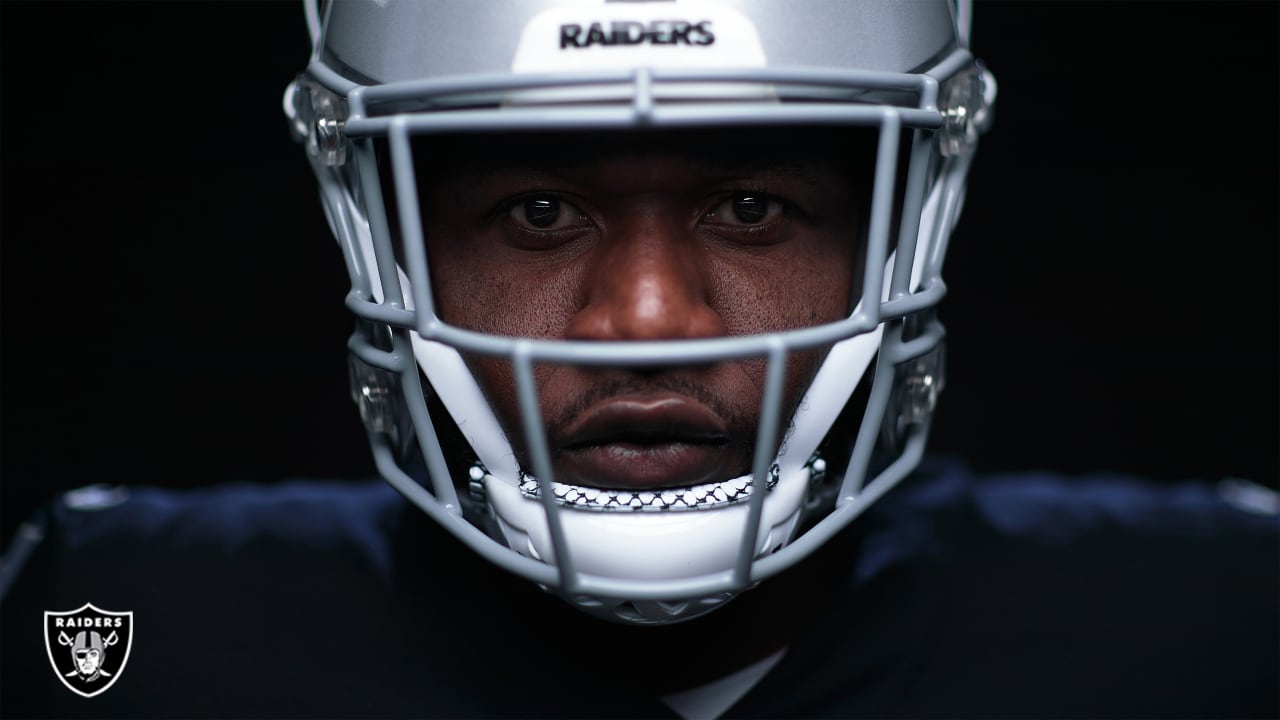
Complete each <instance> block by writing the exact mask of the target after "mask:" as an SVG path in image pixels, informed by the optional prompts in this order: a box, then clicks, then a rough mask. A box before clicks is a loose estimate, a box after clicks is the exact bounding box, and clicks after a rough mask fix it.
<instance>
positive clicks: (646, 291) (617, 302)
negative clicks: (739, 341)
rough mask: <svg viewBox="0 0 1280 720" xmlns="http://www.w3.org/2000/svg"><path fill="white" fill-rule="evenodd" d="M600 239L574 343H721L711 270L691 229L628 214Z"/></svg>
mask: <svg viewBox="0 0 1280 720" xmlns="http://www.w3.org/2000/svg"><path fill="white" fill-rule="evenodd" d="M613 230H614V231H613V232H605V233H604V236H603V237H602V238H601V240H600V243H599V245H597V247H596V249H595V252H593V253H592V254H591V257H590V258H589V260H588V262H587V267H586V269H585V273H584V276H583V280H582V282H583V288H584V290H585V293H584V294H585V305H584V306H583V307H582V309H581V310H580V311H578V312H577V313H576V314H575V315H574V316H573V317H572V318H571V319H570V321H569V326H568V328H567V330H566V334H567V335H568V337H569V339H573V340H678V339H692V338H702V337H716V336H722V335H726V334H727V331H726V327H725V323H724V319H723V318H722V317H721V315H720V314H719V313H718V312H717V311H716V310H715V309H713V307H712V305H711V300H712V287H713V283H712V278H711V268H710V266H709V262H708V256H707V252H706V248H705V247H703V246H702V245H701V243H700V242H699V241H698V238H697V237H696V235H695V231H694V228H693V227H692V226H691V225H690V224H687V223H684V222H682V221H681V219H680V218H679V217H675V216H672V214H671V213H659V212H652V213H635V214H633V215H631V216H629V217H627V218H625V219H624V220H623V221H622V222H620V223H619V224H618V226H617V227H616V228H614V229H613Z"/></svg>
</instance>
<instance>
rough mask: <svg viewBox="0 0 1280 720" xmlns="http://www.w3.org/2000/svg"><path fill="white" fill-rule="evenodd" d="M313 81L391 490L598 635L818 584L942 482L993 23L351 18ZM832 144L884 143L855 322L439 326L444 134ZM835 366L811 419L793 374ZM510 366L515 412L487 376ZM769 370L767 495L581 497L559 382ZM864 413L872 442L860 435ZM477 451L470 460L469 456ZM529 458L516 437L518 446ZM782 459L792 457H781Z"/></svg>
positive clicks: (354, 14) (725, 1)
mask: <svg viewBox="0 0 1280 720" xmlns="http://www.w3.org/2000/svg"><path fill="white" fill-rule="evenodd" d="M306 7H307V20H308V24H309V28H310V31H311V35H312V40H313V46H314V52H313V55H312V57H311V62H310V64H309V65H308V67H307V68H306V70H305V71H304V72H303V73H302V74H301V75H300V76H299V77H298V78H297V79H296V80H295V81H294V82H293V83H291V84H290V86H289V87H288V89H287V91H286V93H285V98H284V109H285V113H286V115H287V116H288V118H289V120H290V124H291V127H292V130H293V132H294V134H295V136H296V138H297V139H298V140H299V141H300V142H302V143H303V144H304V145H305V147H306V151H307V157H308V159H309V161H310V164H311V167H312V168H313V169H314V172H315V175H316V177H317V179H318V180H319V188H320V196H321V200H322V204H323V206H324V210H325V213H326V215H327V218H328V222H329V225H330V228H331V229H332V231H333V233H334V235H335V237H336V238H337V240H338V244H339V246H340V248H341V249H342V254H343V257H344V259H345V261H346V266H347V270H348V271H349V274H350V278H351V285H352V287H351V291H350V293H349V294H348V295H347V298H346V305H347V307H348V308H349V309H350V310H351V311H352V312H353V313H354V314H355V316H356V318H357V323H356V324H357V329H356V332H355V333H354V334H353V335H352V336H351V338H350V341H349V343H348V349H349V351H350V368H351V377H350V380H351V386H352V393H353V397H354V399H355V401H356V403H357V404H358V405H359V409H360V413H361V416H362V418H363V420H364V423H365V425H366V428H367V430H368V435H369V440H370V443H371V447H372V451H373V457H374V460H375V462H376V464H377V467H378V470H379V472H380V473H381V474H382V475H383V476H384V477H385V478H386V480H387V481H388V482H390V484H391V485H393V486H394V487H395V488H396V489H397V490H398V491H399V492H401V493H402V494H403V495H404V496H405V497H406V498H408V500H409V501H411V502H412V503H413V504H415V505H417V506H418V507H420V508H421V509H422V510H423V511H425V512H426V513H427V514H428V515H430V516H431V517H432V518H434V519H435V520H436V521H437V522H439V523H440V524H441V525H443V526H444V527H445V528H447V529H448V530H449V531H450V532H452V533H453V534H454V535H455V536H457V537H458V538H459V539H460V540H461V541H462V542H463V543H465V544H466V545H468V546H469V547H470V548H472V549H473V550H474V551H475V552H477V553H479V554H480V555H482V556H484V557H485V558H487V559H488V560H490V561H492V562H494V563H496V564H498V565H500V566H501V567H503V568H505V569H507V570H509V571H510V572H513V573H515V574H517V575H519V576H522V577H524V578H527V579H528V580H530V581H532V582H534V583H537V584H539V585H540V586H542V587H543V588H544V589H546V590H548V591H550V592H553V593H556V594H557V595H560V596H561V597H563V598H564V599H565V600H567V601H568V602H569V603H571V604H573V605H574V606H576V607H578V608H580V609H582V610H584V611H587V612H589V613H592V614H594V615H597V616H600V617H603V618H606V619H609V620H613V621H618V622H624V623H635V624H663V623H672V622H679V621H683V620H687V619H689V618H693V617H697V616H698V615H700V614H702V613H704V612H707V611H709V610H712V609H714V608H716V607H718V606H720V605H722V604H723V603H724V602H726V601H727V600H729V599H730V598H732V597H734V596H735V595H736V594H738V593H740V592H742V591H744V590H747V589H749V588H750V587H752V586H754V585H755V584H757V583H759V582H761V581H762V580H765V579H766V578H769V577H770V576H773V575H775V574H777V573H778V572H780V571H782V570H783V569H785V568H787V567H789V566H791V565H793V564H795V563H796V562H798V561H799V560H801V559H802V558H804V557H805V556H806V555H808V554H809V553H811V552H812V551H813V550H814V549H815V548H817V547H819V546H820V545H821V544H822V543H823V542H825V541H826V540H828V539H829V538H831V537H832V536H833V535H834V534H835V533H837V532H839V531H840V530H841V529H842V528H844V527H845V526H847V525H848V524H849V522H850V521H851V520H852V519H853V518H855V517H856V516H857V515H858V514H859V513H861V512H862V511H863V509H865V508H866V507H867V506H868V505H869V504H870V503H871V502H873V501H874V500H875V499H876V498H878V497H880V496H881V495H883V494H884V493H885V492H886V491H887V490H889V489H890V488H891V487H892V486H893V485H894V484H895V483H897V482H898V481H899V480H901V479H902V478H903V477H904V476H906V475H907V474H908V473H909V472H910V471H911V470H912V469H913V468H914V467H915V465H916V464H917V462H918V461H919V459H920V457H921V455H922V452H923V448H924V442H925V437H926V435H927V433H928V428H929V423H930V417H931V414H932V411H933V408H934V405H935V403H936V400H937V397H938V392H939V390H940V389H941V387H942V383H943V355H942V339H943V329H942V326H941V325H940V324H939V323H938V321H937V319H936V316H935V313H934V308H935V306H936V305H937V303H938V301H939V300H940V299H941V298H942V296H943V294H944V292H945V286H944V284H943V282H942V278H941V274H940V273H941V269H942V264H943V257H944V255H945V253H946V249H947V242H948V238H949V236H950V234H951V231H952V228H953V226H954V225H955V223H956V219H957V217H958V215H959V213H960V207H961V204H962V202H963V199H964V191H965V176H966V173H967V170H968V168H969V165H970V162H971V160H972V158H973V154H974V150H975V148H976V146H977V141H978V136H979V134H980V133H981V132H982V131H983V130H984V129H985V128H986V127H987V126H988V124H989V123H990V120H991V111H992V104H993V102H994V99H995V83H994V79H993V78H992V76H991V74H990V73H989V72H988V71H986V70H985V69H984V68H983V66H982V65H981V64H979V63H978V62H976V61H975V59H974V58H973V57H972V56H971V54H970V52H969V50H968V47H967V45H968V43H967V29H968V24H969V20H968V15H969V11H968V5H967V3H961V4H960V5H959V6H958V7H957V6H955V5H953V4H952V3H950V2H946V1H939V2H930V1H925V0H922V1H920V2H909V3H904V2H900V0H884V1H881V0H860V1H859V2H847V1H846V0H808V1H807V2H804V3H784V2H776V1H773V0H664V1H662V2H614V1H608V0H576V1H573V0H521V1H520V2H509V3H503V4H502V5H501V6H493V5H483V6H482V5H479V4H476V3H474V2H471V0H436V1H435V2H419V1H417V0H336V1H335V2H332V3H329V4H327V5H325V6H323V7H321V6H319V5H318V4H316V3H307V4H306ZM756 127H762V128H763V127H768V128H791V129H803V128H809V127H821V128H825V129H832V128H839V129H848V130H849V131H850V132H861V133H866V135H867V137H868V138H870V139H871V141H872V142H871V147H872V148H874V151H873V156H874V167H873V168H871V169H870V171H871V172H870V173H869V175H870V176H871V180H870V181H869V182H868V186H869V187H868V193H867V197H866V198H858V199H854V198H851V199H850V202H863V203H865V204H866V206H867V207H868V208H869V209H868V211H867V214H868V220H867V221H866V226H865V237H862V238H856V239H855V238H851V239H850V242H856V243H857V245H858V248H859V250H858V254H859V258H858V261H857V264H856V266H857V270H856V273H857V277H858V278H859V280H860V282H859V283H858V285H859V288H858V289H857V294H856V297H854V298H853V299H852V300H851V301H850V302H849V310H848V313H847V316H845V317H843V318H842V319H840V320H839V321H837V322H829V323H824V324H820V325H816V326H811V327H797V328H791V329H786V330H782V331H778V332H767V333H760V334H754V335H742V336H726V337H711V338H694V339H672V340H662V339H660V340H643V341H634V340H619V341H586V340H565V339H557V338H545V337H536V336H534V335H533V334H532V333H531V334H530V335H529V336H500V335H496V334H493V333H486V332H479V331H476V330H475V329H472V328H467V327H461V326H458V325H455V324H451V323H450V322H448V321H447V319H446V318H443V317H441V314H440V313H439V312H438V311H437V306H438V301H437V298H436V296H435V292H434V290H433V284H432V283H433V276H432V272H431V269H430V267H429V259H430V253H429V252H428V249H429V245H430V243H431V242H432V238H431V237H426V236H425V233H424V229H423V227H424V222H423V217H422V213H421V211H420V206H419V205H420V201H419V192H420V188H419V181H420V178H422V177H427V176H429V175H430V173H431V172H432V168H431V167H430V153H422V152H418V149H417V148H418V145H417V143H420V142H422V141H423V140H424V139H427V140H429V139H431V138H441V137H455V136H470V137H477V136H485V135H488V134H493V135H503V134H507V135H509V134H512V133H539V132H548V133H549V132H559V133H563V132H565V131H584V132H585V131H591V132H614V133H627V132H637V133H638V132H646V133H659V134H660V133H662V132H680V131H688V130H691V129H715V128H756ZM814 351H817V352H820V353H823V359H822V360H821V363H820V365H819V366H818V367H817V370H816V373H815V374H814V375H813V379H812V381H811V383H810V384H809V386H808V389H807V392H805V393H804V395H803V398H802V399H801V400H800V401H799V402H798V403H793V404H792V405H794V410H790V409H788V408H787V403H784V402H783V398H782V395H783V385H784V379H783V378H784V375H785V368H786V366H787V363H788V361H789V359H790V358H792V357H793V356H795V355H796V354H797V353H800V352H814ZM478 357H479V358H485V359H486V360H487V361H498V362H502V363H507V364H509V372H510V375H511V377H513V378H514V385H515V387H514V394H515V395H516V397H517V399H518V402H519V416H520V417H519V420H518V422H517V423H515V425H518V427H512V426H511V425H512V424H511V423H510V422H508V423H507V426H505V427H504V423H503V422H502V421H501V420H500V419H499V416H498V414H497V413H496V412H495V410H494V408H493V407H492V406H491V403H490V398H489V397H487V395H486V389H485V388H483V387H482V386H481V383H480V382H478V381H477V378H476V374H475V372H474V366H473V364H472V362H473V360H474V359H475V358H478ZM747 359H750V360H752V361H755V362H759V363H762V364H763V365H764V367H765V368H766V371H765V373H764V382H763V390H762V396H761V398H760V407H761V410H760V415H759V418H760V419H759V427H758V429H757V433H758V434H757V436H756V438H757V439H756V442H755V444H754V447H753V449H752V450H751V453H752V457H753V460H752V469H751V472H750V473H749V474H747V475H744V476H742V477H737V478H730V479H725V480H722V481H717V482H711V483H702V484H699V485H696V486H692V487H674V488H673V487H660V488H654V489H653V490H652V491H647V490H639V489H635V488H630V489H628V488H625V487H623V488H619V487H611V486H610V485H609V482H608V478H601V479H600V481H599V482H598V483H593V484H592V485H591V486H586V485H576V484H570V483H560V482H557V481H556V478H555V476H554V472H553V465H554V462H553V459H552V451H551V449H550V448H549V446H548V442H547V438H546V431H545V427H544V425H543V418H542V415H541V413H540V410H539V398H538V389H537V380H536V373H535V366H537V365H541V364H548V363H550V364H564V365H571V366H583V367H592V368H597V367H606V368H623V369H634V368H650V369H653V368H664V367H672V366H681V365H697V364H701V365H706V364H709V363H726V362H741V361H744V360H747ZM848 418H852V423H853V427H854V430H852V431H849V432H848V435H847V437H848V441H847V442H844V443H843V444H838V445H837V446H836V447H834V448H833V447H831V443H829V442H827V441H828V440H829V439H830V436H831V433H832V428H833V427H834V426H836V425H837V424H838V423H840V422H843V421H846V420H847V419H848ZM450 433H452V434H453V435H457V436H460V437H461V438H463V439H464V440H465V445H464V450H463V453H462V454H464V455H465V456H466V457H465V458H463V459H461V460H459V458H456V457H453V456H452V454H451V453H450V452H446V449H445V448H446V447H449V446H450V444H449V443H447V442H445V441H444V440H443V438H444V437H445V436H446V435H448V434H450ZM512 436H514V437H516V438H517V440H516V441H515V442H513V441H512V440H511V437H512ZM778 438H784V439H783V440H781V441H779V440H778Z"/></svg>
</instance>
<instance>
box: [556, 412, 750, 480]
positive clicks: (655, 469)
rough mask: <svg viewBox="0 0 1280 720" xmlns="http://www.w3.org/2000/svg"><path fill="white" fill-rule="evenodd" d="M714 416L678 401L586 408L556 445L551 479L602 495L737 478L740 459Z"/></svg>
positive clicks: (739, 451) (739, 449)
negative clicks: (615, 490)
mask: <svg viewBox="0 0 1280 720" xmlns="http://www.w3.org/2000/svg"><path fill="white" fill-rule="evenodd" d="M741 445H743V444H742V443H734V442H732V441H731V434H730V431H729V428H728V424H727V423H726V422H725V420H724V419H723V418H721V417H720V415H719V414H717V413H716V412H715V411H713V410H711V409H710V408H708V407H707V406H706V405H703V404H702V403H700V402H697V401H696V400H693V399H691V398H688V397H686V396H684V395H678V394H674V393H662V394H657V395H644V396H625V397H614V398H610V399H608V400H606V401H604V402H601V403H598V404H596V405H593V406H591V407H589V408H588V409H587V410H586V411H584V412H582V413H581V414H579V415H578V417H577V418H575V419H574V421H573V422H572V423H570V424H569V426H568V427H566V428H565V430H564V432H563V434H562V436H561V438H560V439H559V440H558V441H557V442H555V443H554V446H553V447H554V455H553V457H554V460H553V462H554V465H555V472H556V479H557V481H559V482H562V483H564V484H565V485H577V486H583V487H594V488H600V489H609V490H614V489H621V490H661V489H664V488H688V487H692V486H696V485H703V484H707V483H715V482H720V481H724V480H726V479H729V478H732V477H734V476H735V475H739V474H742V473H743V472H744V470H745V467H746V465H745V462H746V461H745V452H744V451H743V450H744V448H743V447H740V446H741Z"/></svg>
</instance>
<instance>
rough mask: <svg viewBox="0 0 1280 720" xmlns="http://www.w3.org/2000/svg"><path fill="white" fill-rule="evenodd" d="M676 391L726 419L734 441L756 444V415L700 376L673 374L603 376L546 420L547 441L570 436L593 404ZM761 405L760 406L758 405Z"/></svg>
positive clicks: (554, 441)
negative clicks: (740, 408) (572, 426)
mask: <svg viewBox="0 0 1280 720" xmlns="http://www.w3.org/2000/svg"><path fill="white" fill-rule="evenodd" d="M658 393H672V394H676V395H684V396H685V397H689V398H692V399H693V400H696V401H698V402H699V403H702V404H703V405H705V406H706V407H708V408H710V409H711V411H712V412H714V413H715V414H716V415H719V416H720V418H721V419H722V420H724V423H725V426H726V427H727V428H728V431H729V442H730V443H731V444H738V443H742V444H743V445H745V446H748V447H749V446H751V445H754V444H755V436H756V418H754V417H748V416H746V415H744V414H742V413H741V412H739V411H738V410H735V409H734V408H733V407H732V406H731V405H730V404H729V403H727V402H725V401H724V400H723V399H722V398H720V397H719V396H718V395H716V394H715V393H714V392H711V391H710V390H709V389H708V388H707V387H706V385H704V384H703V383H700V382H698V381H697V380H696V379H693V378H690V377H687V376H683V375H672V374H665V373H664V374H658V375H654V376H651V377H638V376H617V375H612V376H609V377H606V378H601V379H600V380H599V381H598V382H595V383H593V384H592V385H591V386H590V387H589V388H588V389H587V390H586V391H585V392H583V393H581V394H579V395H578V396H577V397H575V398H574V400H573V402H572V403H570V404H569V405H567V406H566V407H564V408H563V409H561V410H560V411H559V412H558V413H557V414H556V415H555V417H552V418H548V419H546V421H547V426H546V427H547V440H548V441H549V443H550V444H551V445H552V447H553V448H554V447H555V446H556V445H557V444H559V443H558V441H559V440H560V439H563V438H564V437H565V436H566V434H567V433H566V432H565V430H566V428H568V427H569V425H570V423H572V422H573V421H574V420H575V419H577V417H578V416H579V415H581V414H582V413H583V412H585V411H586V410H587V409H588V408H590V407H591V406H593V405H595V404H597V403H600V402H603V401H606V400H608V399H609V398H614V397H621V396H624V395H645V394H658ZM758 407H759V405H757V408H758Z"/></svg>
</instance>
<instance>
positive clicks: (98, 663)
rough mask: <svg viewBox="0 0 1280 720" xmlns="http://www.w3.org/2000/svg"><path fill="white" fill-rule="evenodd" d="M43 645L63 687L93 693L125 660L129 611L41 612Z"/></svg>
mask: <svg viewBox="0 0 1280 720" xmlns="http://www.w3.org/2000/svg"><path fill="white" fill-rule="evenodd" d="M44 646H45V650H46V651H48V653H49V662H50V663H51V664H52V665H53V672H54V674H55V675H57V676H58V679H59V680H61V681H62V684H63V685H66V686H67V689H68V690H70V691H71V692H73V693H75V694H77V695H83V696H84V697H93V696H94V695H100V694H102V693H104V692H106V691H107V689H108V688H110V687H111V686H112V685H114V684H115V682H116V680H119V679H120V674H121V673H123V672H124V666H125V663H127V662H129V650H130V649H131V648H132V647H133V612H132V611H130V612H112V611H110V610H99V609H98V608H96V607H94V606H93V605H92V604H90V603H85V604H84V606H83V607H81V608H79V609H77V610H69V611H66V612H52V611H48V610H46V611H45V613H44Z"/></svg>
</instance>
